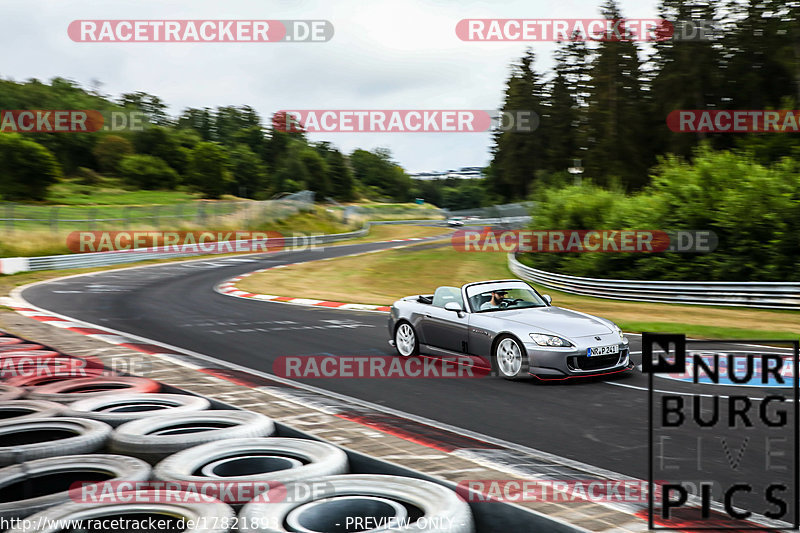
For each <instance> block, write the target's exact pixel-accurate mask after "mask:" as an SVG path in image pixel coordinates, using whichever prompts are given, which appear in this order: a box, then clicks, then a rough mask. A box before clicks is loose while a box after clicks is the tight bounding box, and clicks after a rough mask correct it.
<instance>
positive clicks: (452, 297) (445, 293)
mask: <svg viewBox="0 0 800 533" xmlns="http://www.w3.org/2000/svg"><path fill="white" fill-rule="evenodd" d="M450 302H456V303H458V304H459V305H460V306H461V308H462V309H463V308H464V301H463V299H462V298H461V289H459V288H458V287H439V288H438V289H436V292H434V293H433V305H434V306H435V307H444V306H445V305H446V304H448V303H450Z"/></svg>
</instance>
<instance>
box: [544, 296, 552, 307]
mask: <svg viewBox="0 0 800 533" xmlns="http://www.w3.org/2000/svg"><path fill="white" fill-rule="evenodd" d="M542 298H544V301H545V302H547V305H551V304H552V303H553V299H552V298H551V297H550V295H549V294H543V295H542Z"/></svg>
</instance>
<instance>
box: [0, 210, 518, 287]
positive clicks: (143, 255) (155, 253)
mask: <svg viewBox="0 0 800 533" xmlns="http://www.w3.org/2000/svg"><path fill="white" fill-rule="evenodd" d="M529 220H530V217H517V218H503V219H482V220H476V221H475V223H480V224H487V225H489V224H498V223H504V224H515V223H516V224H522V223H526V222H527V221H529ZM383 224H425V225H431V224H439V225H442V226H444V225H445V223H444V222H443V221H432V220H429V219H424V220H393V221H377V222H367V223H365V224H364V227H363V228H361V229H359V230H356V231H351V232H347V233H329V234H324V235H314V236H313V244H314V245H319V244H330V243H333V242H337V241H343V240H346V239H352V238H356V237H363V236H365V235H367V233H368V232H369V227H370V226H371V225H383ZM308 239H309V237H308V236H292V237H288V236H287V237H282V238H281V239H280V243H279V244H280V245H281V246H283V247H286V248H298V247H304V246H309V245H310V243H309V240H308ZM262 242H263V243H265V244H267V245H269V244H272V243H270V242H269V239H266V240H265V239H254V240H248V241H232V245H233V246H234V248H236V244H237V243H238V244H244V243H251V244H252V243H262ZM189 246H194V245H183V246H182V247H180V249H179V250H177V251H175V248H174V247H157V248H148V249H137V250H136V251H131V250H120V251H109V252H91V253H79V254H65V255H49V256H40V257H10V258H0V274H15V273H17V272H29V271H34V270H65V269H70V268H90V267H100V266H110V265H119V264H124V263H134V262H139V261H148V260H151V259H170V258H173V257H190V256H195V255H214V254H222V253H228V252H227V251H226V250H225V249H224V248H215V249H214V250H212V251H203V250H200V249H198V248H197V247H196V246H195V247H194V248H191V249H189V248H186V247H189ZM184 248H186V250H191V252H190V253H189V252H187V251H186V250H184ZM236 249H238V248H236Z"/></svg>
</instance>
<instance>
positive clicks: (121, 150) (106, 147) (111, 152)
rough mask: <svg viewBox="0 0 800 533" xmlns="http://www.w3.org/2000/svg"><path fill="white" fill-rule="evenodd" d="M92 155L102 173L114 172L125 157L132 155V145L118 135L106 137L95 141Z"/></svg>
mask: <svg viewBox="0 0 800 533" xmlns="http://www.w3.org/2000/svg"><path fill="white" fill-rule="evenodd" d="M92 154H94V158H95V159H96V160H97V164H98V166H99V167H100V170H101V171H103V172H116V171H117V170H118V169H119V163H120V161H122V159H123V158H124V157H125V156H128V155H132V154H133V144H131V142H130V141H129V140H128V139H125V138H124V137H120V136H118V135H107V136H105V137H103V138H102V139H100V140H99V141H97V144H95V145H94V148H92Z"/></svg>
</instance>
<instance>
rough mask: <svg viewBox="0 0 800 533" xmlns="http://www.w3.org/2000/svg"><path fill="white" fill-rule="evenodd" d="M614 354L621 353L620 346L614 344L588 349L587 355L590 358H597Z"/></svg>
mask: <svg viewBox="0 0 800 533" xmlns="http://www.w3.org/2000/svg"><path fill="white" fill-rule="evenodd" d="M612 353H619V344H612V345H611V346H596V347H594V348H587V349H586V355H587V356H588V357H595V356H598V355H609V354H612Z"/></svg>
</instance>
